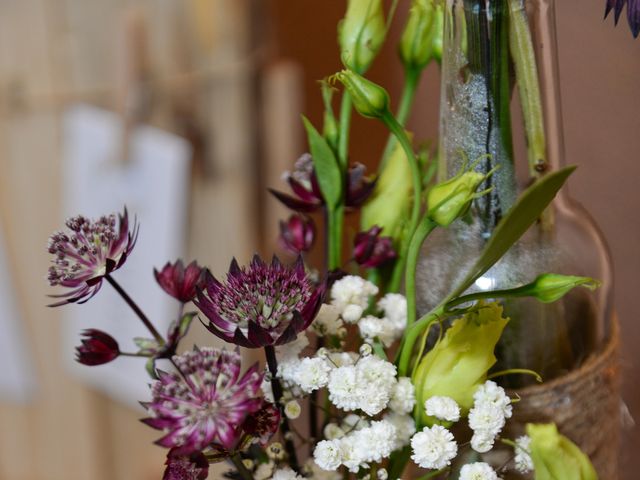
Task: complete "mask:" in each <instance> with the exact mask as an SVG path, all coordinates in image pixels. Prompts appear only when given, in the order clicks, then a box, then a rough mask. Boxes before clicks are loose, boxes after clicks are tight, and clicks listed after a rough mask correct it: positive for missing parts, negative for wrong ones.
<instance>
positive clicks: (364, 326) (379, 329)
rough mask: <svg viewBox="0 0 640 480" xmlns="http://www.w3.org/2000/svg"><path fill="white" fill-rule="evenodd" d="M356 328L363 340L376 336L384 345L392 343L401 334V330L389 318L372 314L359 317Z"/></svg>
mask: <svg viewBox="0 0 640 480" xmlns="http://www.w3.org/2000/svg"><path fill="white" fill-rule="evenodd" d="M358 329H359V330H360V336H361V337H362V338H363V339H364V340H366V341H369V342H371V341H373V340H375V339H376V338H377V339H378V340H380V341H381V342H382V344H383V345H384V346H385V347H390V346H391V345H393V342H395V341H396V340H397V339H398V338H400V336H401V335H402V331H398V329H397V328H396V327H395V326H394V324H393V323H392V322H391V320H389V319H388V318H378V317H374V316H373V315H368V316H366V317H364V318H361V319H360V320H359V321H358Z"/></svg>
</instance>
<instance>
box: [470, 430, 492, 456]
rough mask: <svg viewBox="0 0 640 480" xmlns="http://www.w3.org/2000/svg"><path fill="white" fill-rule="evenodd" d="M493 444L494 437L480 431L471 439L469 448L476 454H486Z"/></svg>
mask: <svg viewBox="0 0 640 480" xmlns="http://www.w3.org/2000/svg"><path fill="white" fill-rule="evenodd" d="M494 442H495V435H493V434H492V433H490V432H484V431H482V430H480V431H477V432H475V433H474V434H473V436H472V437H471V448H473V449H474V450H475V451H476V452H478V453H487V452H489V451H490V450H491V449H492V448H493V444H494Z"/></svg>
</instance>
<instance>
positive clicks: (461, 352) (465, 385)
mask: <svg viewBox="0 0 640 480" xmlns="http://www.w3.org/2000/svg"><path fill="white" fill-rule="evenodd" d="M508 322H509V319H508V318H503V316H502V307H501V306H500V305H499V304H497V303H482V302H480V303H479V304H478V308H477V309H474V310H473V311H471V312H469V313H467V314H465V315H464V316H463V317H461V318H459V319H457V320H455V321H454V322H453V324H452V325H451V327H449V329H448V330H447V331H446V333H445V335H444V337H443V338H441V339H440V340H439V341H438V343H436V344H435V346H434V347H433V348H432V349H431V350H430V351H429V353H427V354H426V355H425V356H424V357H423V358H422V360H421V361H420V364H419V365H418V368H417V369H416V373H415V377H414V385H415V387H416V405H417V411H418V416H417V418H416V420H417V422H418V424H420V425H429V426H430V425H433V424H434V423H436V422H437V420H436V419H435V418H433V417H429V416H427V414H426V412H425V410H424V408H423V406H424V402H425V400H427V399H429V398H431V397H433V396H435V395H440V396H446V397H450V398H453V399H454V400H455V401H456V402H457V403H458V405H460V408H461V410H462V411H463V412H465V413H466V412H468V411H469V410H470V409H471V407H472V406H473V394H474V393H475V391H476V389H477V388H478V387H479V386H480V385H482V384H483V383H484V382H485V381H486V380H487V372H488V371H489V369H490V368H491V367H492V366H493V365H494V364H495V363H496V357H495V355H494V353H493V351H494V349H495V346H496V344H497V343H498V340H499V339H500V336H501V335H502V331H503V330H504V327H505V326H506V325H507V323H508Z"/></svg>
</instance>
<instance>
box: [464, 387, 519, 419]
mask: <svg viewBox="0 0 640 480" xmlns="http://www.w3.org/2000/svg"><path fill="white" fill-rule="evenodd" d="M473 400H474V402H475V404H476V405H479V404H482V405H485V404H491V405H495V406H496V407H498V408H500V409H501V410H502V412H503V415H504V417H505V418H511V415H512V406H511V399H510V398H509V396H508V395H507V394H506V393H505V391H504V388H502V387H500V386H498V384H497V383H496V382H492V381H491V380H487V381H486V382H485V383H484V384H482V385H480V386H479V387H478V389H477V390H476V392H475V393H474V394H473Z"/></svg>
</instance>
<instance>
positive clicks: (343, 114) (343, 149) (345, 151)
mask: <svg viewBox="0 0 640 480" xmlns="http://www.w3.org/2000/svg"><path fill="white" fill-rule="evenodd" d="M339 121H340V123H339V125H338V127H339V128H340V130H339V137H338V161H339V162H340V167H341V170H342V172H343V173H344V172H346V171H347V161H348V158H349V130H350V128H351V95H349V92H347V91H344V92H343V94H342V103H341V104H340V120H339Z"/></svg>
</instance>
